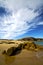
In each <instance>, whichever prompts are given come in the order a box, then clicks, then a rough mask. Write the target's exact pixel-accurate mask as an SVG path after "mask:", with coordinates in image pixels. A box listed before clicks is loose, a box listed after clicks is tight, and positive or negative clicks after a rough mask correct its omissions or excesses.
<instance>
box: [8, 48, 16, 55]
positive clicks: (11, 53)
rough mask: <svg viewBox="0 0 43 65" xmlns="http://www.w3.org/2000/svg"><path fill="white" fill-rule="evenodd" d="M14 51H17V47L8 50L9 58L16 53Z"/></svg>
mask: <svg viewBox="0 0 43 65" xmlns="http://www.w3.org/2000/svg"><path fill="white" fill-rule="evenodd" d="M14 49H15V47H11V48H9V49H8V50H7V55H8V56H12V55H13V53H14Z"/></svg>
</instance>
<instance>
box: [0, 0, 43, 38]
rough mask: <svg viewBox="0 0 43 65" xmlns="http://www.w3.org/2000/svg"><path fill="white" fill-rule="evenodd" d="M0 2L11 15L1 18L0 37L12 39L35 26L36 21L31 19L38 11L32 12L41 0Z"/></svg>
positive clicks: (8, 0) (1, 0)
mask: <svg viewBox="0 0 43 65" xmlns="http://www.w3.org/2000/svg"><path fill="white" fill-rule="evenodd" d="M0 2H2V4H1V5H0V6H3V7H5V8H8V11H10V12H11V15H8V16H5V17H4V18H3V19H2V22H1V25H0V33H1V35H2V36H1V38H3V39H12V38H13V37H16V36H19V35H22V34H24V33H26V32H27V31H30V30H32V29H33V28H35V27H36V26H37V24H36V22H35V21H32V20H33V19H34V18H35V17H36V16H38V15H39V13H37V12H34V9H35V8H36V7H37V5H39V4H42V2H41V0H37V1H36V0H6V1H4V0H0ZM33 2H34V4H33ZM31 8H32V9H31ZM27 22H28V23H27Z"/></svg>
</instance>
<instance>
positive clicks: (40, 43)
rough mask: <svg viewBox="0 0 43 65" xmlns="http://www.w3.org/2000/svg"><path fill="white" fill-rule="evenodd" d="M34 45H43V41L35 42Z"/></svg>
mask: <svg viewBox="0 0 43 65" xmlns="http://www.w3.org/2000/svg"><path fill="white" fill-rule="evenodd" d="M35 44H38V45H43V41H35Z"/></svg>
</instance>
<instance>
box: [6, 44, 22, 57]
mask: <svg viewBox="0 0 43 65" xmlns="http://www.w3.org/2000/svg"><path fill="white" fill-rule="evenodd" d="M21 50H22V44H19V46H18V47H11V48H9V49H8V50H7V53H6V54H7V55H8V56H12V55H16V54H19V53H20V52H21Z"/></svg>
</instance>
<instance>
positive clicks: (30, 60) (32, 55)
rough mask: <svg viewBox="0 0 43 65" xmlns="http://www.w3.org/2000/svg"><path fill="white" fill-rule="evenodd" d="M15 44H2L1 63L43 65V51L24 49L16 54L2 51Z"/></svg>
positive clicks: (0, 47) (4, 64) (0, 46)
mask: <svg viewBox="0 0 43 65" xmlns="http://www.w3.org/2000/svg"><path fill="white" fill-rule="evenodd" d="M12 46H14V44H0V65H43V51H37V52H35V51H29V50H26V49H24V50H22V51H21V53H19V54H18V55H15V56H7V55H3V54H2V51H3V50H5V49H7V48H10V47H12Z"/></svg>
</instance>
